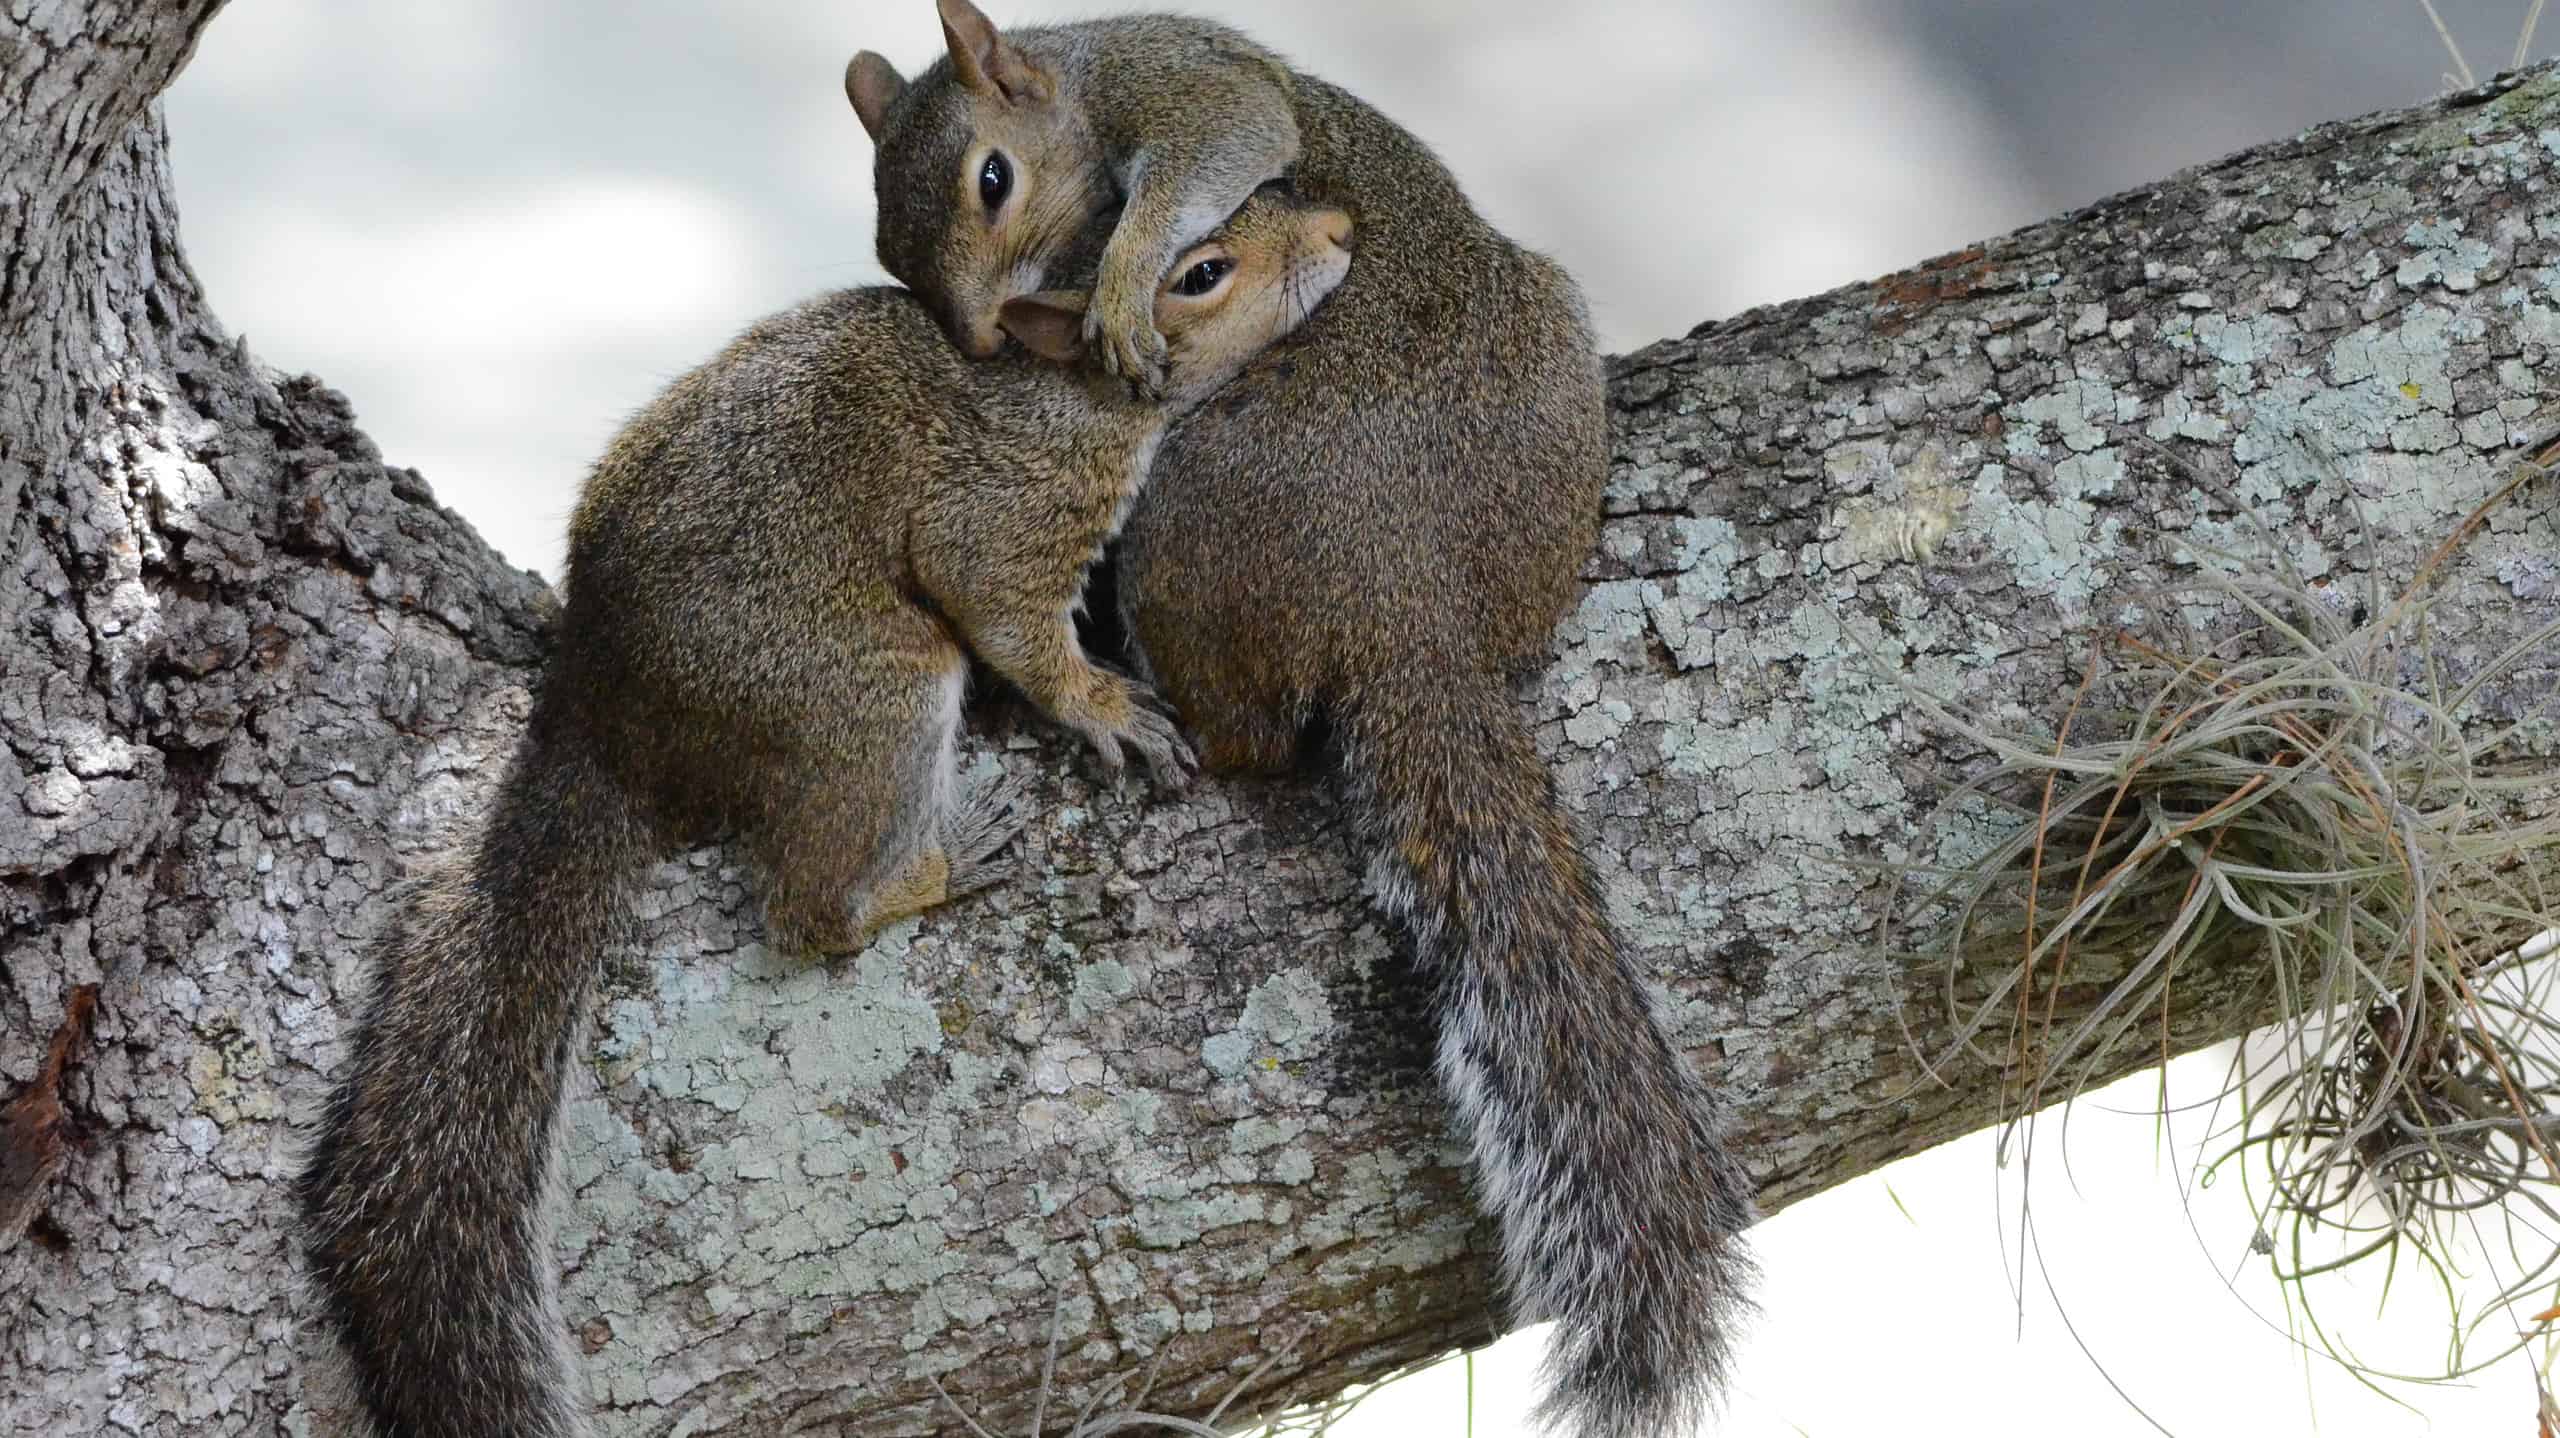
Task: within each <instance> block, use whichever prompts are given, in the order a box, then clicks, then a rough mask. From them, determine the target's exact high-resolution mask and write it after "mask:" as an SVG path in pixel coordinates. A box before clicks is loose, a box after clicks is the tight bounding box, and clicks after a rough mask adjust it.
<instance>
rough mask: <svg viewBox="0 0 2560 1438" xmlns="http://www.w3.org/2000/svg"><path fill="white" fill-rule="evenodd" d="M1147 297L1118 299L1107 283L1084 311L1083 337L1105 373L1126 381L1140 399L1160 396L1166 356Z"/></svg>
mask: <svg viewBox="0 0 2560 1438" xmlns="http://www.w3.org/2000/svg"><path fill="white" fill-rule="evenodd" d="M1148 300H1149V297H1148V296H1146V295H1144V294H1140V295H1138V296H1137V298H1136V299H1135V300H1134V301H1132V300H1125V299H1118V298H1116V297H1114V296H1113V295H1112V294H1111V292H1110V289H1109V287H1108V286H1107V285H1106V286H1105V289H1104V291H1103V292H1102V293H1100V294H1097V295H1096V296H1095V297H1094V302H1093V305H1092V307H1091V308H1090V309H1087V310H1086V311H1085V316H1084V337H1085V342H1086V343H1088V344H1090V345H1092V346H1093V352H1094V355H1095V356H1096V357H1097V358H1098V359H1100V360H1101V361H1102V369H1103V372H1104V373H1105V374H1110V375H1114V376H1117V377H1118V378H1120V379H1123V380H1126V381H1128V383H1129V388H1130V389H1132V390H1133V391H1135V392H1136V393H1137V395H1138V397H1139V398H1141V399H1159V398H1162V397H1163V395H1164V384H1165V369H1166V366H1167V364H1168V363H1169V356H1168V354H1167V352H1166V349H1165V342H1164V336H1163V335H1161V334H1158V333H1157V332H1156V323H1155V315H1154V313H1153V310H1154V306H1153V305H1152V304H1151V303H1149V302H1148Z"/></svg>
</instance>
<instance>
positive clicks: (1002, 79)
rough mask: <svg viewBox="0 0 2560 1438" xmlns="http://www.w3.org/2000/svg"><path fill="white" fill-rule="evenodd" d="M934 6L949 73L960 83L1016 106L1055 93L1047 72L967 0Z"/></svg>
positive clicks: (938, 0) (947, 0)
mask: <svg viewBox="0 0 2560 1438" xmlns="http://www.w3.org/2000/svg"><path fill="white" fill-rule="evenodd" d="M934 8H935V9H936V10H938V11H940V12H941V14H942V39H943V43H944V44H946V45H948V46H949V47H950V49H951V72H952V73H953V74H955V75H957V76H959V77H960V83H961V84H962V85H964V86H966V87H967V88H969V89H971V90H974V91H976V92H977V93H978V94H981V95H987V96H991V97H993V98H995V99H999V100H1004V101H1007V102H1009V103H1012V104H1016V105H1019V104H1025V103H1031V102H1041V101H1046V100H1048V99H1049V98H1050V97H1051V96H1053V95H1055V94H1056V93H1057V87H1056V86H1055V85H1053V84H1051V83H1050V80H1049V72H1048V71H1046V70H1043V69H1041V68H1040V66H1039V65H1037V64H1036V63H1034V62H1033V61H1032V60H1031V58H1030V57H1029V56H1027V55H1024V54H1023V53H1022V52H1021V51H1019V50H1016V49H1015V48H1013V46H1011V45H1009V44H1007V43H1006V42H1005V38H1004V37H1003V36H1002V35H999V34H997V33H996V23H995V22H994V21H993V20H990V19H988V18H987V17H986V12H984V11H982V10H980V9H979V8H978V7H977V6H975V5H972V4H970V3H969V0H934Z"/></svg>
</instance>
